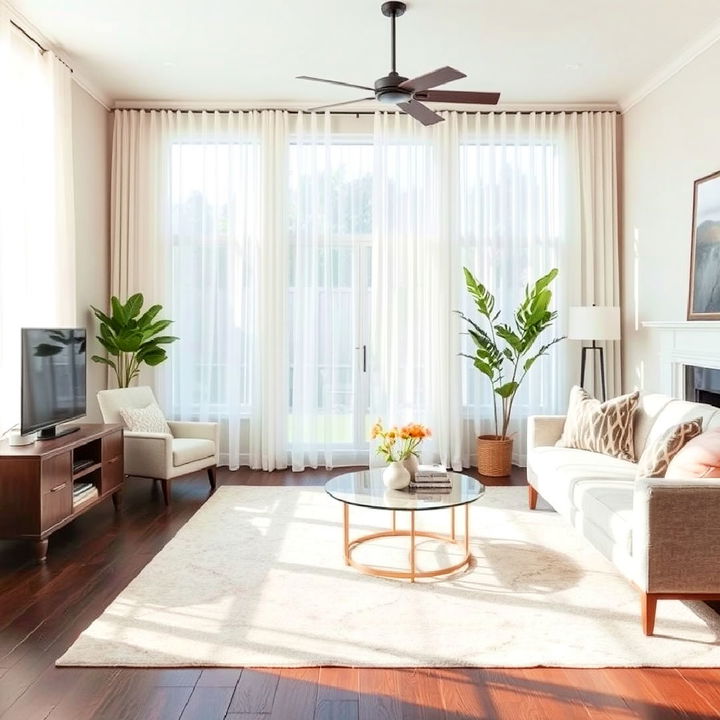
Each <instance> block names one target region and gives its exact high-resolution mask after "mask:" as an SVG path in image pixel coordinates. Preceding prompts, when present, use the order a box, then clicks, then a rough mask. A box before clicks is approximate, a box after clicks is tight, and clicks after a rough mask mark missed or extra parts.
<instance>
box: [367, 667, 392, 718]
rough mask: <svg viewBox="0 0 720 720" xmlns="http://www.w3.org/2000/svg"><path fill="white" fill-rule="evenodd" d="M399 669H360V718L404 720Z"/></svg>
mask: <svg viewBox="0 0 720 720" xmlns="http://www.w3.org/2000/svg"><path fill="white" fill-rule="evenodd" d="M399 677H400V671H399V670H388V669H385V668H362V669H361V670H359V671H358V693H359V697H358V714H359V717H360V720H402V701H401V700H400V698H399V696H398V692H399Z"/></svg>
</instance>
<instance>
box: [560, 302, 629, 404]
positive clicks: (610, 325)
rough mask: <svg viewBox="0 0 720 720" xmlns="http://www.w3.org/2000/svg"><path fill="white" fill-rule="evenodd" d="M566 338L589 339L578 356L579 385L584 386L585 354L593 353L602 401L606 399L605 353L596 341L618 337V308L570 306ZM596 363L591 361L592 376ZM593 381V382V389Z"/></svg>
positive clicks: (617, 338) (616, 338)
mask: <svg viewBox="0 0 720 720" xmlns="http://www.w3.org/2000/svg"><path fill="white" fill-rule="evenodd" d="M568 338H569V339H570V340H591V341H592V345H583V347H582V351H581V353H582V354H581V357H580V387H585V367H586V365H587V354H588V353H589V352H591V353H593V360H595V358H597V359H598V360H599V361H600V385H601V387H602V399H603V402H605V400H607V391H606V386H605V353H604V351H603V348H602V347H600V346H599V345H598V344H597V343H598V342H599V341H603V340H619V339H620V308H619V307H598V306H597V305H590V306H584V307H571V308H570V313H569V322H568ZM595 368H596V364H595V362H593V378H594V377H595V373H594V371H595ZM594 385H595V383H594V382H593V390H595V387H594Z"/></svg>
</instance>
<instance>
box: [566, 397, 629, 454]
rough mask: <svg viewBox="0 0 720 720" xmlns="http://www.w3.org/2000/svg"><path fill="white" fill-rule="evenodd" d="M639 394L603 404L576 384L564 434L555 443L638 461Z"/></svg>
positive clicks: (614, 399)
mask: <svg viewBox="0 0 720 720" xmlns="http://www.w3.org/2000/svg"><path fill="white" fill-rule="evenodd" d="M639 397H640V393H639V392H637V391H635V392H634V393H630V394H629V395H620V397H616V398H612V399H611V400H608V401H607V402H604V403H600V401H599V400H596V399H595V398H593V397H592V396H591V395H590V394H589V393H587V392H586V391H585V390H583V389H582V388H581V387H579V386H577V385H576V386H575V387H574V388H573V389H572V390H571V391H570V402H569V405H568V413H567V418H566V419H565V427H564V428H563V434H562V437H561V438H560V439H559V440H558V441H557V443H555V444H556V445H557V446H558V447H567V448H577V449H579V450H590V451H591V452H597V453H602V454H603V455H612V456H613V457H617V458H620V459H622V460H629V461H630V462H635V450H634V446H633V430H634V419H635V410H636V409H637V405H638V398H639Z"/></svg>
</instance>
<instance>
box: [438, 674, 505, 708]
mask: <svg viewBox="0 0 720 720" xmlns="http://www.w3.org/2000/svg"><path fill="white" fill-rule="evenodd" d="M440 688H441V691H442V702H443V707H444V709H445V716H446V717H447V718H448V720H464V719H465V718H491V717H493V714H492V712H491V710H492V704H491V702H490V696H489V694H488V692H487V688H486V687H485V684H484V682H483V680H482V677H480V676H477V675H476V674H474V673H473V671H472V670H471V669H469V668H468V669H465V668H456V669H450V670H445V671H443V672H442V680H441V681H440Z"/></svg>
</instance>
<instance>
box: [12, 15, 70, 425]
mask: <svg viewBox="0 0 720 720" xmlns="http://www.w3.org/2000/svg"><path fill="white" fill-rule="evenodd" d="M70 83H71V78H70V71H69V70H68V68H67V67H65V65H63V64H62V63H61V62H60V61H59V60H58V59H57V58H56V57H55V56H54V55H53V53H52V52H50V51H46V52H44V53H41V51H40V50H39V49H38V48H37V46H35V45H34V44H32V43H30V42H29V41H28V40H27V38H25V37H24V36H23V35H22V34H21V33H19V32H18V31H16V30H15V29H14V28H13V26H12V25H11V24H10V17H9V14H8V13H7V10H6V9H5V8H4V7H3V6H2V5H0V96H2V97H3V100H4V102H5V108H4V109H3V112H2V113H0V158H2V161H1V162H0V398H2V401H1V402H0V433H2V432H3V431H4V430H6V429H7V428H8V427H9V426H10V425H12V424H14V423H16V422H17V421H19V419H20V328H21V327H38V326H41V327H43V326H44V327H48V326H49V327H53V326H55V327H63V326H64V327H74V326H75V324H76V315H75V292H76V287H75V238H74V231H75V228H74V217H75V216H74V196H73V179H72V126H71V112H72V106H71V85H70Z"/></svg>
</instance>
